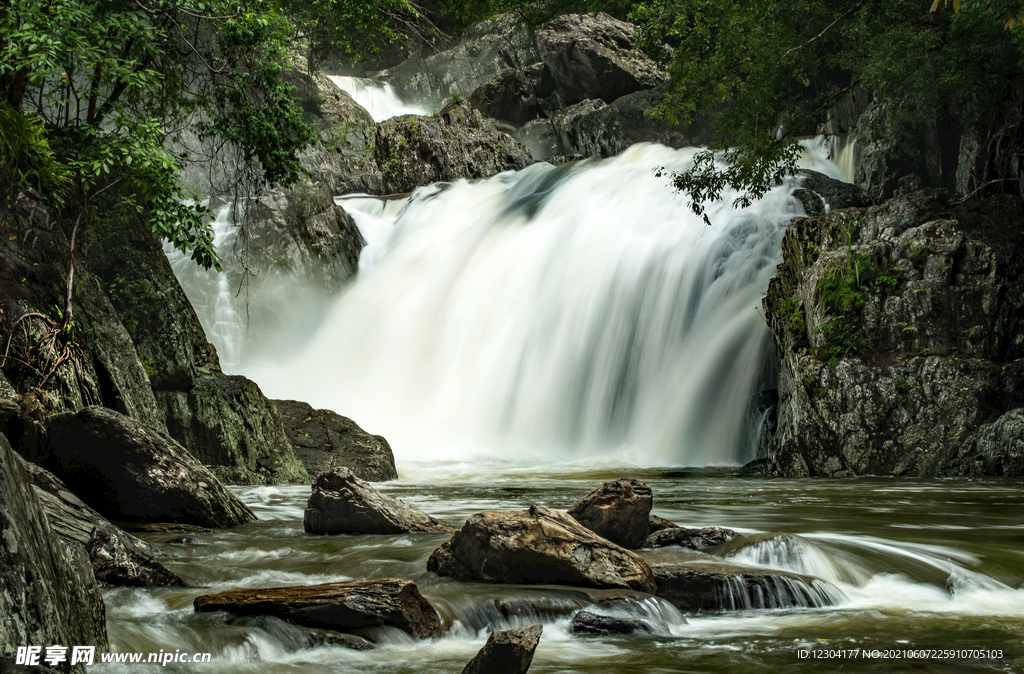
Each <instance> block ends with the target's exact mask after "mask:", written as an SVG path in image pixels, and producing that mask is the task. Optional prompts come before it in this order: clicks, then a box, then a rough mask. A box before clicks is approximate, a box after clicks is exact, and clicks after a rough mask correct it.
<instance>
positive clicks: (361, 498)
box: [302, 466, 455, 534]
mask: <svg viewBox="0 0 1024 674" xmlns="http://www.w3.org/2000/svg"><path fill="white" fill-rule="evenodd" d="M302 526H303V527H304V528H305V530H306V531H307V532H308V533H311V534H400V533H409V532H417V533H450V532H452V531H454V530H455V527H453V526H451V525H450V524H446V523H445V522H441V521H439V520H435V519H434V518H433V517H431V516H430V515H428V514H426V513H425V512H423V511H422V510H419V509H418V508H414V507H413V506H411V505H409V504H408V503H405V502H404V501H400V500H398V499H396V498H391V497H390V496H387V495H385V494H381V493H380V492H379V491H377V490H376V489H374V488H373V487H371V486H370V485H368V484H367V483H365V482H363V481H362V480H360V479H359V478H358V477H356V476H355V475H354V474H353V473H352V471H351V470H349V469H348V468H345V467H343V466H339V467H338V468H335V469H333V470H331V471H329V472H326V473H320V474H319V475H317V477H316V482H314V483H313V494H312V496H310V497H309V502H308V503H307V505H306V511H305V514H304V516H303V518H302Z"/></svg>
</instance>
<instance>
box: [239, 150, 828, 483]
mask: <svg viewBox="0 0 1024 674" xmlns="http://www.w3.org/2000/svg"><path fill="white" fill-rule="evenodd" d="M693 152H694V150H692V149H690V150H678V151H676V150H671V149H668V148H665V147H662V146H654V145H638V146H634V147H633V148H631V149H630V150H628V151H626V152H625V153H623V154H621V155H619V156H618V157H616V158H614V159H608V160H602V161H590V162H583V163H580V164H577V165H572V166H565V167H557V168H556V167H553V166H550V165H547V164H538V165H534V166H532V167H530V168H528V169H525V170H523V171H521V172H518V173H508V174H503V175H500V176H496V177H494V178H491V179H489V180H485V181H481V182H476V183H467V182H465V181H458V182H456V183H454V184H452V185H444V186H432V187H430V188H428V189H423V190H419V191H417V192H416V194H414V195H413V197H412V198H411V199H410V201H409V203H408V205H407V207H406V208H405V211H404V212H403V213H402V214H401V216H400V217H398V218H397V221H396V222H395V224H394V225H393V226H392V227H391V232H390V236H389V237H388V238H387V239H386V240H385V241H382V242H380V243H372V244H371V245H369V246H367V248H366V249H365V250H364V252H363V255H364V256H365V258H364V260H373V263H372V264H364V265H362V268H361V272H360V277H359V278H358V280H357V281H356V283H355V284H354V285H353V286H352V287H351V288H350V289H349V290H348V291H347V292H346V293H344V295H343V296H342V297H340V298H339V299H338V301H337V303H336V304H335V306H334V307H333V309H332V310H331V312H330V314H329V315H328V316H327V317H326V318H325V321H324V324H323V326H322V328H321V330H320V332H319V333H318V334H317V335H315V336H314V337H313V338H312V339H311V340H310V342H309V343H308V344H307V346H306V347H305V348H304V349H303V351H302V352H301V353H299V354H296V356H295V357H294V358H293V359H291V360H289V361H286V362H275V363H264V364H262V365H255V364H253V365H248V366H246V368H245V370H246V373H247V374H249V376H251V377H252V378H254V379H255V380H256V381H257V382H259V383H260V385H261V386H262V387H263V388H264V390H265V391H267V392H268V393H269V394H270V395H271V396H272V397H294V398H299V399H303V400H307V401H308V402H311V403H313V404H314V405H315V406H322V407H327V408H330V409H334V410H337V411H340V412H342V413H344V414H346V415H348V416H351V417H353V418H355V419H356V420H357V421H359V423H360V424H362V425H364V426H365V427H367V428H370V429H372V430H373V432H379V433H383V434H385V435H386V436H387V437H388V438H389V440H390V441H391V443H392V446H393V447H394V448H395V451H396V454H398V455H399V456H400V457H401V456H403V455H404V456H405V458H413V457H415V456H430V457H432V458H441V457H448V458H452V457H455V458H458V457H464V458H468V457H469V456H474V455H481V454H483V455H490V456H491V457H496V458H502V457H509V456H516V457H517V458H522V459H530V458H532V459H538V458H541V459H544V460H546V461H551V460H553V459H554V460H558V459H561V460H569V461H571V460H595V459H597V458H598V457H599V456H600V455H601V454H602V453H603V454H604V456H606V457H614V459H615V460H617V461H620V462H621V461H625V462H631V463H639V464H654V465H671V464H689V465H706V464H730V463H736V462H742V461H745V460H747V459H750V458H753V457H752V456H750V455H749V451H750V450H749V447H751V446H752V443H750V442H749V440H750V436H751V435H753V434H754V433H755V432H756V429H755V428H754V424H755V423H756V420H757V419H759V418H760V417H759V415H758V414H757V412H758V411H757V410H756V409H752V407H751V400H752V395H753V394H755V393H757V392H758V391H759V390H760V389H761V387H763V385H764V383H765V382H764V373H765V357H766V347H767V335H768V333H767V329H766V327H765V324H764V319H763V317H762V316H761V313H760V300H761V297H762V295H763V293H764V291H765V289H766V288H767V285H768V280H769V279H770V278H771V276H772V275H773V274H774V271H775V264H776V262H777V261H778V260H777V258H778V254H779V247H780V241H781V236H782V233H783V230H784V227H785V225H786V223H787V222H788V220H789V219H790V218H791V217H793V216H794V215H797V214H799V212H800V207H799V206H798V205H797V203H796V201H795V200H794V199H792V198H791V197H790V189H789V188H780V189H777V190H774V191H773V192H771V193H770V194H769V195H767V196H766V197H765V198H764V199H763V200H761V201H760V202H759V203H757V204H755V205H754V206H753V207H751V208H749V209H745V210H738V209H734V208H732V207H731V204H730V200H729V199H727V200H726V202H725V203H719V204H713V205H710V206H709V210H708V213H709V216H710V218H711V221H712V223H713V224H712V226H710V227H708V226H706V225H705V224H704V223H703V222H702V221H701V220H700V219H699V218H697V217H695V216H694V215H693V214H692V213H691V212H690V210H689V207H688V204H687V200H686V199H685V198H683V197H682V196H680V195H678V194H676V193H674V192H673V191H672V190H671V188H670V187H669V186H668V185H667V181H666V179H665V178H658V177H656V176H655V174H654V169H655V168H656V167H659V166H664V167H667V168H668V169H670V170H673V169H675V170H678V169H682V168H684V167H686V166H688V165H689V163H690V161H691V157H692V155H693ZM815 167H816V168H821V167H822V166H821V162H820V161H818V164H816V166H815ZM833 171H834V169H833ZM346 201H347V200H346ZM342 203H346V202H342ZM391 208H392V209H393V208H394V206H391ZM378 209H379V207H378ZM352 210H353V212H358V213H359V214H358V215H357V218H359V219H360V223H361V226H366V222H365V220H366V219H367V218H372V217H373V211H374V209H371V208H352ZM391 217H393V214H392V216H391ZM385 226H386V225H385ZM370 238H371V239H380V238H382V237H379V235H376V236H372V237H370Z"/></svg>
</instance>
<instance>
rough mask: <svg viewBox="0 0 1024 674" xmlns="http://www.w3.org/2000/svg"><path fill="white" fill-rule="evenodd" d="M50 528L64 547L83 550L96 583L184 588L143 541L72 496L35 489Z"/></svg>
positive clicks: (64, 492) (182, 583)
mask: <svg viewBox="0 0 1024 674" xmlns="http://www.w3.org/2000/svg"><path fill="white" fill-rule="evenodd" d="M36 489H37V493H36V496H37V497H38V498H39V501H40V503H41V504H42V506H43V511H44V512H45V513H46V519H47V520H48V521H49V523H50V527H51V528H52V529H53V530H54V532H55V533H56V534H57V535H58V536H59V537H60V539H61V541H63V542H64V543H66V544H72V543H75V544H78V545H81V546H83V547H84V548H85V551H86V552H87V553H88V555H89V561H90V562H91V563H92V570H93V574H94V575H95V576H96V580H97V581H98V582H100V583H103V584H105V585H115V586H128V587H184V586H185V585H186V583H185V581H183V580H182V579H181V578H180V577H178V576H177V575H176V574H174V573H171V572H170V571H169V570H167V568H166V567H165V566H164V565H163V564H161V563H160V562H158V561H156V559H154V555H155V552H154V550H153V549H152V548H151V547H150V546H149V545H148V544H147V543H145V542H144V541H141V540H139V539H138V538H136V537H134V536H132V535H131V534H129V533H127V532H125V531H122V530H121V529H119V528H118V527H116V526H114V525H113V524H111V523H110V522H108V521H107V520H106V519H104V518H103V516H102V515H100V514H99V513H97V512H96V511H95V510H93V509H92V508H90V507H89V506H87V505H85V504H84V503H82V502H81V500H79V499H78V497H76V496H75V495H74V494H71V493H69V492H67V491H64V490H61V491H59V492H57V493H56V494H53V493H50V492H47V491H46V490H44V489H41V488H38V487H37V488H36Z"/></svg>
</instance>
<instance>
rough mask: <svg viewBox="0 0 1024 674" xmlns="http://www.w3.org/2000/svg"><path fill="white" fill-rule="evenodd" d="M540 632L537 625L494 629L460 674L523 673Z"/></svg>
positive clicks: (541, 631) (538, 639)
mask: <svg viewBox="0 0 1024 674" xmlns="http://www.w3.org/2000/svg"><path fill="white" fill-rule="evenodd" d="M543 632H544V627H543V626H542V625H537V624H532V625H523V626H522V627H513V628H512V629H510V630H494V631H493V632H491V636H489V637H488V638H487V643H486V644H484V647H483V648H481V649H480V652H479V653H477V654H476V655H475V656H474V657H473V659H472V660H470V661H469V663H468V664H467V665H466V666H465V667H464V668H463V670H462V674H526V671H527V670H529V669H530V664H531V663H532V662H533V653H534V651H536V650H537V644H538V643H540V636H541V634H543Z"/></svg>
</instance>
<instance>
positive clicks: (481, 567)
mask: <svg viewBox="0 0 1024 674" xmlns="http://www.w3.org/2000/svg"><path fill="white" fill-rule="evenodd" d="M427 570H428V571H433V572H435V573H437V574H438V575H440V576H448V577H452V578H457V579H459V580H470V581H481V582H485V583H523V584H558V585H573V586H579V587H594V588H628V589H631V590H638V591H640V592H653V591H654V577H653V575H652V574H651V568H650V567H649V566H648V565H647V562H645V561H644V560H643V559H641V558H640V556H639V555H637V554H636V553H633V552H630V551H629V550H626V549H624V548H621V547H619V546H618V545H615V544H614V543H611V542H609V541H607V540H605V539H604V538H601V537H600V536H598V535H597V534H595V533H594V532H592V531H590V530H589V529H587V528H586V527H584V526H583V525H581V524H580V523H579V522H577V521H576V520H574V519H573V518H572V517H570V516H569V515H568V514H566V513H564V512H561V511H559V510H551V509H549V508H543V507H541V506H531V507H530V509H529V510H513V511H499V512H485V513H478V514H476V515H474V516H473V517H471V518H469V519H468V520H467V521H466V524H465V525H463V527H462V529H460V530H459V531H458V532H457V533H456V534H455V535H454V536H452V538H450V539H449V540H447V541H445V543H444V544H443V545H442V546H441V547H439V548H438V549H437V550H435V551H434V554H432V555H431V556H430V560H429V561H428V562H427Z"/></svg>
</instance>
